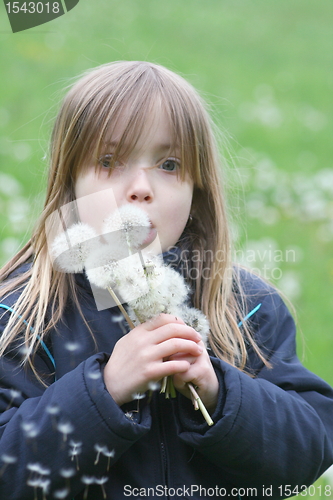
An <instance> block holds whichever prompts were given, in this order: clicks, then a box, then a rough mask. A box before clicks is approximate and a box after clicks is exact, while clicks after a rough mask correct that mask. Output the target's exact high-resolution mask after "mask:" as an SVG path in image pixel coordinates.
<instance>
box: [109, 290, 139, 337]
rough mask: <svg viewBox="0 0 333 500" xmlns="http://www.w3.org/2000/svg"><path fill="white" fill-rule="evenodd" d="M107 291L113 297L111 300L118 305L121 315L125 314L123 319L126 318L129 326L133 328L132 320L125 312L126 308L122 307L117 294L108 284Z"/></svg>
mask: <svg viewBox="0 0 333 500" xmlns="http://www.w3.org/2000/svg"><path fill="white" fill-rule="evenodd" d="M108 292H109V293H110V295H111V297H112V298H113V300H114V301H115V303H116V304H117V306H118V307H119V309H120V310H121V312H122V313H123V315H124V316H125V319H126V321H127V323H128V324H129V326H130V328H131V329H132V330H133V328H135V325H134V323H133V321H132V320H131V318H130V317H129V315H128V314H127V311H126V309H125V308H124V307H123V305H122V304H121V302H120V300H119V299H118V297H117V295H116V294H115V293H114V291H113V290H112V288H111V287H110V286H108Z"/></svg>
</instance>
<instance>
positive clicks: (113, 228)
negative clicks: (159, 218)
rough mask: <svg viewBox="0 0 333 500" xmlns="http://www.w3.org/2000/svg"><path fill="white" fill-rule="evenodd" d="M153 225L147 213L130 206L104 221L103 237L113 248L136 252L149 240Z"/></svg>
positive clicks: (121, 208)
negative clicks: (119, 247)
mask: <svg viewBox="0 0 333 500" xmlns="http://www.w3.org/2000/svg"><path fill="white" fill-rule="evenodd" d="M150 228H151V223H150V220H149V217H148V215H147V214H146V212H144V211H143V210H141V209H140V208H138V207H136V206H134V205H131V204H128V205H123V206H122V207H120V208H119V209H118V210H116V211H115V212H113V213H112V214H111V215H110V216H109V217H108V218H107V219H105V221H104V225H103V236H104V238H105V239H106V240H107V241H109V242H110V244H111V245H112V246H117V245H120V246H122V247H124V246H126V247H128V248H129V249H130V250H135V249H137V248H139V247H140V245H142V243H143V242H144V241H145V239H146V238H147V236H148V234H149V231H150Z"/></svg>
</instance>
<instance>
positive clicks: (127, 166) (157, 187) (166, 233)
mask: <svg viewBox="0 0 333 500" xmlns="http://www.w3.org/2000/svg"><path fill="white" fill-rule="evenodd" d="M121 122H122V121H121V120H119V122H118V124H117V126H116V128H115V130H114V132H113V134H112V137H111V138H110V143H109V144H108V145H106V149H105V153H104V155H103V156H102V158H101V159H100V164H101V168H100V169H96V168H95V165H94V164H93V163H92V164H91V165H90V166H88V168H87V169H86V170H84V171H83V172H82V173H81V174H80V175H79V177H78V179H77V181H76V184H75V195H76V198H77V202H78V211H79V216H80V219H81V221H82V222H86V223H88V224H90V225H92V226H93V227H94V228H95V229H96V230H97V231H98V232H99V233H100V232H101V226H102V223H103V219H105V218H106V217H107V216H108V215H109V214H110V213H111V212H113V211H114V210H115V209H117V208H120V207H121V206H122V205H125V204H128V203H131V204H133V205H136V206H137V207H139V208H141V209H142V210H144V211H145V212H146V213H147V215H148V217H149V219H150V221H151V226H152V229H151V231H150V233H149V236H148V239H147V240H146V242H145V243H146V244H148V243H150V242H152V241H153V240H154V239H155V237H156V236H158V238H159V241H160V244H161V248H162V251H166V250H167V249H168V248H169V247H170V246H173V245H175V243H176V242H177V241H178V239H179V237H180V235H181V234H182V232H183V230H184V228H185V226H186V223H187V220H188V217H189V214H190V209H191V203H192V194H193V181H192V180H191V178H190V176H189V175H188V174H187V176H186V177H185V179H184V180H183V181H182V180H181V179H180V175H179V167H180V160H179V151H177V148H175V149H172V148H170V145H172V143H173V138H172V134H171V127H170V123H169V120H168V118H167V115H166V114H165V113H163V112H162V113H160V114H159V116H158V118H155V119H153V120H152V121H151V123H149V124H147V127H146V129H145V130H144V131H143V133H142V134H141V136H140V138H139V140H138V142H137V144H136V145H135V147H134V148H133V149H132V150H131V153H130V155H129V156H128V157H126V158H122V157H121V155H120V157H119V158H118V161H117V162H116V165H115V166H114V167H113V168H112V172H111V173H110V166H109V163H110V158H111V157H112V154H113V152H114V150H115V147H116V144H117V143H118V142H119V140H120V138H121V137H122V133H123V129H124V126H123V125H122V123H121ZM125 146H126V144H125ZM83 197H86V198H83Z"/></svg>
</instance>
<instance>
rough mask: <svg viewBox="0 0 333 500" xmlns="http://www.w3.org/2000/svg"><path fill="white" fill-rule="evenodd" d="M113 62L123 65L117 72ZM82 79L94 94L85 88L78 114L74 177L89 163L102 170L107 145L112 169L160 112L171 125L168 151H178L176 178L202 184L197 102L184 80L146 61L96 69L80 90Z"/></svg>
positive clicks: (132, 147)
mask: <svg viewBox="0 0 333 500" xmlns="http://www.w3.org/2000/svg"><path fill="white" fill-rule="evenodd" d="M118 65H121V66H122V71H121V72H120V74H117V73H119V72H117V71H111V70H112V69H113V70H115V69H117V66H118ZM103 70H104V71H103ZM106 70H107V71H106ZM111 73H116V75H111ZM87 79H88V80H90V84H91V85H90V87H91V89H92V91H95V92H94V95H93V96H92V95H91V92H89V97H90V98H89V101H88V102H87V103H86V107H85V109H84V112H82V114H81V117H80V122H81V124H82V128H81V130H80V134H79V135H80V143H81V146H82V149H81V153H83V152H84V154H83V155H82V156H81V158H80V160H79V159H78V158H77V160H78V161H76V165H75V167H74V172H72V173H73V176H74V178H76V177H77V175H78V174H79V172H82V170H85V169H86V168H88V166H89V165H91V164H92V163H93V164H95V167H96V169H99V168H101V163H100V159H101V157H103V155H105V154H106V153H107V152H110V151H108V147H109V146H110V145H112V158H111V167H112V164H114V163H115V162H116V161H117V160H120V159H121V158H122V157H123V158H124V157H125V158H126V157H127V156H129V155H130V154H131V152H132V150H133V149H134V148H135V146H136V144H137V143H138V141H139V139H140V138H141V136H142V135H143V134H144V135H145V134H148V133H149V131H150V130H152V129H153V127H154V124H155V123H156V120H157V119H158V117H159V116H160V114H161V112H164V113H166V115H167V117H168V119H169V123H170V126H171V134H172V144H170V151H171V150H177V151H179V156H180V178H181V179H182V180H184V179H185V177H186V176H187V175H188V176H190V178H191V179H192V180H193V182H194V184H195V186H196V187H199V188H201V187H202V186H203V181H202V176H201V169H202V165H201V164H200V163H201V161H202V159H203V158H204V156H205V155H204V154H202V151H201V149H202V145H203V144H205V141H204V139H203V137H201V135H202V133H201V132H202V126H201V125H200V122H201V121H202V117H200V107H201V103H200V100H199V97H198V95H197V94H196V92H195V90H194V89H193V88H192V87H191V86H190V85H189V84H188V83H187V82H186V81H185V80H183V79H182V78H181V77H178V75H175V74H173V73H172V72H170V71H168V70H167V69H165V68H162V67H159V66H155V65H152V64H150V63H116V64H114V65H108V67H101V68H98V69H97V70H95V71H93V72H92V73H90V74H88V75H87V77H86V78H84V79H83V80H85V82H84V84H83V85H82V83H81V82H82V80H81V81H80V82H79V84H80V87H81V88H82V90H85V91H87ZM73 90H74V88H73ZM88 90H89V86H88ZM76 95H78V94H76ZM84 100H86V99H84ZM196 103H197V106H196V105H195V104H196ZM200 118H201V119H200ZM116 129H117V130H118V131H119V130H121V131H122V132H121V136H118V137H117V136H116V135H115V130H116ZM111 171H112V170H111Z"/></svg>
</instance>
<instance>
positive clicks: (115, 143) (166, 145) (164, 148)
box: [104, 141, 180, 151]
mask: <svg viewBox="0 0 333 500" xmlns="http://www.w3.org/2000/svg"><path fill="white" fill-rule="evenodd" d="M118 144H119V141H106V142H104V147H105V148H109V147H111V148H116V147H117V146H118ZM124 148H125V149H127V147H126V144H124ZM155 149H156V150H158V151H171V150H174V151H177V150H179V149H180V147H179V145H178V144H169V143H160V144H156V148H155Z"/></svg>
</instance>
